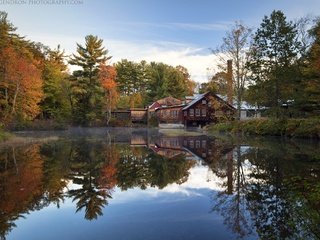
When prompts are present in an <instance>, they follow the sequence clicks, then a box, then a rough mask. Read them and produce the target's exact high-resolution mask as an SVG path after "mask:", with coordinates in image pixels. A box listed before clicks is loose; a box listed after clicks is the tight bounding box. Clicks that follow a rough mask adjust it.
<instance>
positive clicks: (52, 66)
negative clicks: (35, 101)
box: [41, 46, 71, 120]
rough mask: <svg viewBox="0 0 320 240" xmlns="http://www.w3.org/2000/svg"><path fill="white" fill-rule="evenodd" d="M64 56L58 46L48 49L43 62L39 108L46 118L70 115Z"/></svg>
mask: <svg viewBox="0 0 320 240" xmlns="http://www.w3.org/2000/svg"><path fill="white" fill-rule="evenodd" d="M64 57H65V56H64V51H61V50H60V46H58V47H57V49H55V50H49V53H48V58H47V60H46V61H45V63H44V70H43V73H42V77H43V80H44V85H43V91H44V98H43V100H42V102H41V109H42V114H43V117H44V118H46V119H58V120H64V119H68V118H69V115H70V111H71V107H70V101H69V92H68V90H69V82H68V81H67V77H68V74H67V73H66V70H67V66H66V64H65V63H64Z"/></svg>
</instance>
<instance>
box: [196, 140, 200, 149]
mask: <svg viewBox="0 0 320 240" xmlns="http://www.w3.org/2000/svg"><path fill="white" fill-rule="evenodd" d="M196 148H200V140H197V141H196Z"/></svg>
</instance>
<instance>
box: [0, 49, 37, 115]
mask: <svg viewBox="0 0 320 240" xmlns="http://www.w3.org/2000/svg"><path fill="white" fill-rule="evenodd" d="M1 56H2V61H1V62H2V64H3V67H4V69H5V74H4V84H3V86H6V88H7V92H8V96H7V107H8V108H9V109H10V111H9V112H10V114H15V113H17V112H19V113H20V114H21V116H22V117H23V118H25V119H33V118H35V117H36V116H37V114H38V113H39V112H40V108H39V105H38V103H39V102H40V101H41V99H42V96H43V92H42V79H41V70H40V69H38V68H37V62H35V61H32V60H29V59H27V58H26V57H25V56H23V55H21V54H19V53H18V52H17V51H16V50H15V49H13V48H12V47H7V48H5V49H4V50H3V51H2V53H1Z"/></svg>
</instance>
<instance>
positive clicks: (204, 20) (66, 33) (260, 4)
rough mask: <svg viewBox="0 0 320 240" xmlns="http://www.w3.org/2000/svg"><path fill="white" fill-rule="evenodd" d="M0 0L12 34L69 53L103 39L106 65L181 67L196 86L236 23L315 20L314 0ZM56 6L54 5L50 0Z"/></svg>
mask: <svg viewBox="0 0 320 240" xmlns="http://www.w3.org/2000/svg"><path fill="white" fill-rule="evenodd" d="M51 1H52V0H0V10H4V11H6V12H8V14H9V19H10V20H11V21H12V22H13V23H14V25H15V26H17V27H18V32H19V33H20V34H22V35H25V36H27V38H28V39H31V40H34V41H41V42H42V43H44V44H46V45H49V46H50V47H55V46H57V45H58V44H60V45H61V47H62V48H63V49H65V51H66V53H68V54H70V53H72V52H75V50H76V42H78V43H83V41H84V37H85V36H86V35H87V34H94V35H98V36H99V37H100V38H102V39H103V40H104V45H105V47H106V48H107V49H108V50H109V53H110V55H111V56H113V58H112V62H117V61H119V60H120V59H123V58H127V59H129V60H134V61H140V60H142V59H145V60H147V61H161V62H165V63H167V64H171V65H179V64H180V65H184V66H185V67H187V68H188V69H189V72H190V73H191V75H192V77H193V78H194V79H195V80H197V81H205V80H206V79H207V78H208V75H210V74H211V72H208V71H207V68H213V69H214V68H215V61H214V60H215V58H214V56H213V55H212V54H211V53H210V50H209V49H210V48H215V47H216V46H217V45H219V44H221V39H222V37H223V36H224V34H225V32H226V31H227V30H228V29H229V28H230V26H231V25H232V24H233V23H234V22H235V21H237V20H241V21H243V23H245V24H247V25H248V26H250V27H258V26H259V24H260V22H261V20H262V18H263V16H264V15H270V13H271V12H272V10H274V9H275V10H282V11H283V12H284V13H285V15H286V16H287V17H288V19H289V20H294V19H296V18H299V17H302V16H305V15H307V14H311V15H313V16H320V1H319V0H265V1H262V0H228V1H226V0H224V1H221V0H218V1H216V0H192V1H191V0H157V1H156V0H112V1H111V0H106V1H102V0H101V1H98V0H70V2H72V1H79V2H80V4H48V2H51ZM56 1H59V0H56Z"/></svg>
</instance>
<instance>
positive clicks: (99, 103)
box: [69, 35, 111, 125]
mask: <svg viewBox="0 0 320 240" xmlns="http://www.w3.org/2000/svg"><path fill="white" fill-rule="evenodd" d="M107 54H108V50H106V49H105V48H104V47H103V40H102V39H99V38H98V37H97V36H93V35H88V36H86V37H85V46H82V45H80V44H77V55H76V54H73V55H72V57H71V59H70V61H69V63H70V64H71V65H76V66H79V67H81V68H82V70H79V71H75V72H74V74H73V76H72V78H71V91H72V97H73V119H74V122H75V123H76V124H81V125H90V124H91V123H93V122H94V121H98V120H100V119H102V116H103V111H102V109H103V99H104V91H103V88H102V86H101V83H100V81H99V78H98V72H99V64H101V63H104V62H106V61H107V60H108V59H110V58H111V57H107V56H106V55H107Z"/></svg>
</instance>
